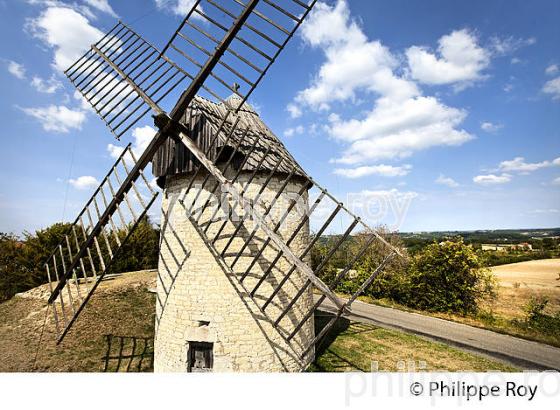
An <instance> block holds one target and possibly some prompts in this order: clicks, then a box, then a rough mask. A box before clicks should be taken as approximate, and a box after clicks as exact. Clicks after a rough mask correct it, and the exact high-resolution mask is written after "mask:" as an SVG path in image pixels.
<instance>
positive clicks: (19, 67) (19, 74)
mask: <svg viewBox="0 0 560 410" xmlns="http://www.w3.org/2000/svg"><path fill="white" fill-rule="evenodd" d="M8 72H9V73H10V74H11V75H13V76H14V77H16V78H19V79H20V80H24V79H25V67H24V66H23V64H19V63H16V62H15V61H8Z"/></svg>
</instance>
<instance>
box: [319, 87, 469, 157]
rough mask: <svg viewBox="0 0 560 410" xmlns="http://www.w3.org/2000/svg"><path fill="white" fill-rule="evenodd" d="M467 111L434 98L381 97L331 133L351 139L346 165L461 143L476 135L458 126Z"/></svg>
mask: <svg viewBox="0 0 560 410" xmlns="http://www.w3.org/2000/svg"><path fill="white" fill-rule="evenodd" d="M465 117H466V112H464V111H463V110H459V109H456V108H452V107H447V106H445V105H443V104H441V103H440V102H439V101H438V100H437V99H436V98H434V97H416V98H411V99H408V100H405V101H402V102H397V101H392V100H390V99H387V98H381V99H379V100H378V101H377V103H376V105H375V107H374V109H373V111H371V112H370V113H369V114H367V116H366V118H365V119H363V120H357V119H352V120H349V121H340V122H334V123H333V124H332V125H331V128H330V133H331V134H332V135H333V136H334V137H335V138H336V139H338V140H341V141H346V142H350V144H351V145H350V147H349V148H348V149H346V150H345V151H344V152H343V154H342V156H341V157H340V158H338V159H336V160H335V162H337V163H342V164H358V163H361V162H364V161H375V160H380V159H391V158H405V157H409V156H411V155H412V154H413V153H414V152H417V151H421V150H425V149H428V148H431V147H435V146H442V145H443V146H458V145H461V144H463V143H465V142H467V141H470V140H471V139H473V138H474V137H473V136H472V135H471V134H469V133H468V132H466V131H464V130H457V129H456V127H457V126H459V125H460V124H461V122H462V121H463V120H464V118H465Z"/></svg>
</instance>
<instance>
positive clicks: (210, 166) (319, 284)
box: [179, 131, 344, 309]
mask: <svg viewBox="0 0 560 410" xmlns="http://www.w3.org/2000/svg"><path fill="white" fill-rule="evenodd" d="M179 138H180V141H181V142H182V143H183V144H184V145H185V147H187V149H188V150H189V151H190V152H191V153H192V154H193V155H194V156H195V157H196V159H198V160H199V161H200V163H201V164H202V165H204V167H205V168H206V169H207V170H208V172H210V173H211V174H212V175H213V176H214V178H216V180H217V181H219V182H220V183H221V184H222V185H223V186H224V187H226V188H227V190H228V192H229V193H230V194H231V195H232V197H233V199H234V200H236V201H238V203H239V204H241V205H242V207H243V208H244V209H247V210H249V211H250V213H251V217H252V218H253V220H254V221H255V222H256V223H258V224H259V226H260V228H261V229H262V230H263V231H264V232H265V233H266V235H267V236H268V237H269V238H270V239H271V240H272V242H274V244H275V245H276V246H277V247H278V248H279V249H281V250H282V252H283V253H284V255H285V256H286V257H287V258H288V259H289V260H290V261H291V262H292V263H293V264H294V265H295V266H296V268H297V269H298V270H299V271H300V272H301V273H303V274H305V275H306V276H307V277H308V279H309V280H310V281H311V282H312V283H313V284H314V285H315V287H316V288H317V289H319V290H320V291H321V292H323V294H325V295H326V296H327V297H328V298H329V299H330V300H331V302H333V303H334V304H335V306H337V307H338V308H339V309H344V305H343V304H342V302H341V301H340V300H339V299H338V298H337V297H336V295H335V294H334V293H333V292H332V291H331V290H330V289H329V287H328V286H327V285H325V283H324V282H323V281H322V280H321V279H319V278H318V277H317V276H315V274H314V273H313V271H312V270H311V268H310V267H309V266H307V264H305V263H304V262H303V261H302V260H301V259H299V258H298V257H297V256H296V255H295V253H294V252H293V251H292V250H291V249H290V247H289V246H287V245H286V244H285V242H284V241H283V240H282V238H281V237H280V236H279V235H278V234H276V232H274V230H273V229H272V228H270V227H269V225H268V221H266V220H265V218H263V217H262V216H261V215H260V214H259V213H258V212H257V211H256V209H255V208H256V205H257V204H256V203H255V204H254V205H255V206H254V205H253V204H252V203H251V202H250V201H248V200H247V199H245V197H244V196H243V195H241V193H240V192H239V191H238V190H237V188H236V187H235V185H234V184H232V183H231V182H230V181H229V180H228V179H227V178H226V177H225V176H224V175H223V174H222V172H221V171H220V170H219V169H218V168H217V167H216V166H215V165H214V163H213V162H212V161H210V160H209V159H208V157H207V156H206V155H204V153H203V152H202V150H201V149H200V148H199V147H198V146H197V145H196V144H195V142H194V141H193V140H191V139H190V138H189V137H188V136H187V135H186V134H185V133H184V132H182V131H180V132H179Z"/></svg>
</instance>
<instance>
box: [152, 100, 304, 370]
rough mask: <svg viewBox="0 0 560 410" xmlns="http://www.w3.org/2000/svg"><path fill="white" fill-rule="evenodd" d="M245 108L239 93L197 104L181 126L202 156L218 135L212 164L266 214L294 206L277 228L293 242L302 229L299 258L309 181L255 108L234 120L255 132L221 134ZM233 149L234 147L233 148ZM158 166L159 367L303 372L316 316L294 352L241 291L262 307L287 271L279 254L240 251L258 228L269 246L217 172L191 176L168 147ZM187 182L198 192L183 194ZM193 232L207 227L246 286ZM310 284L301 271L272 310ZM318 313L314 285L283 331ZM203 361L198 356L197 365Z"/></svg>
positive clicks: (184, 157)
mask: <svg viewBox="0 0 560 410" xmlns="http://www.w3.org/2000/svg"><path fill="white" fill-rule="evenodd" d="M241 103H242V100H241V99H240V98H239V97H237V96H236V95H233V96H231V97H230V98H228V99H227V100H226V101H225V102H223V103H219V104H216V103H214V102H211V101H208V100H206V99H204V98H201V97H196V98H195V99H194V100H193V102H192V104H191V106H190V108H189V109H188V110H187V111H186V113H185V115H184V116H183V118H182V122H183V123H184V124H189V125H190V128H191V129H192V130H193V134H192V136H191V138H192V139H193V140H194V141H200V144H199V146H201V147H203V149H204V148H207V147H206V145H207V144H208V143H209V141H210V139H211V138H212V136H217V139H218V141H217V142H216V144H215V146H214V149H213V151H212V153H211V154H209V158H211V160H213V161H214V162H215V163H216V165H217V166H218V168H220V170H221V171H222V173H223V174H224V175H225V176H226V177H229V178H230V179H234V178H235V181H236V182H235V184H236V186H238V187H239V188H240V189H242V190H243V191H244V192H245V195H246V196H247V197H249V198H252V199H255V198H256V197H257V196H258V198H259V199H260V201H262V203H264V204H266V205H267V206H271V209H270V212H269V214H270V215H272V217H273V219H275V220H278V219H279V218H280V216H281V214H282V212H283V211H284V210H285V209H287V208H288V206H289V203H288V202H289V200H291V199H294V198H295V199H296V200H297V201H298V203H297V206H295V207H293V208H292V210H291V211H290V212H289V213H288V214H287V216H286V217H285V221H284V223H282V224H281V225H280V229H278V234H279V235H280V236H281V237H282V238H283V239H284V240H288V239H289V238H290V236H291V235H292V234H293V233H294V232H295V230H296V228H297V227H298V225H300V224H301V227H300V229H299V230H298V231H297V233H296V235H295V236H294V238H293V239H292V241H291V243H290V248H291V249H292V250H294V252H297V253H301V252H303V251H304V250H305V248H306V247H307V246H308V245H309V242H310V237H309V220H308V219H307V218H306V215H307V210H308V201H307V198H308V195H307V189H308V188H310V187H311V185H310V182H309V180H308V178H307V176H306V174H305V172H303V170H302V169H301V167H300V166H299V165H298V164H297V163H296V162H295V160H293V159H292V158H291V156H290V155H289V153H288V152H287V150H286V149H285V148H284V146H283V145H282V143H281V142H280V140H279V139H278V138H277V137H276V136H275V135H274V134H273V133H272V132H271V131H270V129H269V128H268V127H266V125H265V124H264V123H263V122H262V121H261V119H260V118H259V116H258V114H257V113H256V112H255V111H254V109H253V108H252V107H251V106H250V105H249V104H247V103H244V104H243V106H242V107H241V109H240V110H239V111H238V113H237V115H236V116H235V118H236V120H237V121H238V128H239V129H245V130H249V132H248V133H246V135H242V134H243V133H241V131H240V130H239V131H237V132H235V131H234V129H233V128H234V121H233V120H227V121H226V122H225V124H223V126H222V129H221V130H220V129H219V128H220V122H221V119H222V118H225V117H226V115H227V112H228V111H232V110H235V109H237V108H238V106H239V104H241ZM233 117H234V116H232V118H233ZM228 136H229V139H228ZM242 137H243V139H242ZM234 147H238V148H237V149H236V150H235V151H233V149H234ZM152 164H153V174H154V175H155V176H156V177H158V179H159V180H158V182H159V184H160V186H162V187H163V189H164V191H163V192H164V200H163V207H162V212H163V216H164V218H163V219H164V220H166V221H167V222H166V223H165V224H164V225H163V229H162V235H163V239H162V246H161V255H160V258H161V260H160V266H159V280H158V300H161V301H166V302H165V304H158V305H157V306H156V308H157V313H156V316H157V322H156V326H157V328H156V339H155V358H154V359H155V360H154V366H155V370H156V371H185V370H188V371H190V370H201V369H208V368H212V369H214V370H217V371H218V370H229V371H231V370H235V371H286V370H291V371H297V370H301V369H303V368H304V366H305V364H306V361H302V359H301V357H300V354H301V353H302V348H303V346H305V345H306V344H307V343H309V342H310V341H311V340H312V339H313V337H314V333H313V332H314V328H313V320H312V318H311V320H308V321H307V322H306V324H305V326H304V327H303V328H302V329H301V331H300V332H298V337H297V339H296V340H294V342H296V343H294V344H293V346H290V345H289V344H287V343H285V342H284V340H283V339H282V338H281V337H280V335H278V333H277V332H275V331H274V329H273V327H272V326H271V325H270V323H268V322H267V321H266V320H262V319H260V318H259V316H260V315H259V307H258V305H257V304H256V303H255V302H254V301H253V300H252V298H250V297H248V296H247V295H246V290H244V289H243V287H245V289H251V290H252V289H256V290H255V292H254V296H253V297H254V298H256V299H261V300H262V299H264V300H266V298H268V297H269V296H270V295H271V293H272V292H273V291H274V285H275V284H277V283H279V282H280V281H281V280H282V278H283V276H284V275H285V274H286V273H287V272H288V271H289V269H290V267H291V265H290V264H289V263H287V261H286V260H285V259H284V258H282V259H281V260H280V261H277V262H276V263H275V265H274V266H272V263H273V261H274V258H275V257H276V255H277V249H275V248H273V247H271V248H270V249H267V250H266V251H265V252H263V254H262V255H261V256H260V258H259V260H258V262H257V263H254V262H253V261H254V259H253V258H252V257H251V254H250V251H249V250H246V249H243V248H244V246H243V245H244V243H245V242H246V241H247V239H248V238H249V237H250V236H251V234H252V233H253V231H254V233H253V238H252V239H255V240H263V238H266V235H265V234H264V233H263V231H262V230H260V229H258V225H257V224H255V221H253V220H251V218H250V215H249V214H247V213H246V212H244V210H243V209H241V207H239V206H238V204H235V203H234V201H232V200H231V199H229V198H226V196H227V193H226V192H222V191H221V189H220V188H219V184H218V183H217V181H216V180H215V179H214V178H213V177H212V175H211V174H209V173H208V172H199V173H198V175H196V176H195V177H194V178H193V173H194V172H195V171H194V167H193V165H192V158H191V157H190V155H189V151H188V150H187V149H186V148H185V147H184V146H183V145H181V144H177V143H175V142H174V141H173V140H168V141H167V142H166V143H165V144H164V145H163V146H162V147H161V148H160V150H159V151H158V154H157V155H156V156H155V157H154V161H153V162H152ZM277 164H278V165H277ZM191 181H193V182H192V187H191V189H189V192H188V194H185V191H186V190H187V189H188V187H189V184H190V183H191ZM278 195H280V196H278ZM228 213H231V214H232V215H231V216H228ZM233 215H235V217H232V216H233ZM189 216H191V217H192V218H193V219H195V220H196V221H198V222H197V224H193V223H191V221H190V220H189ZM196 225H199V226H202V227H204V229H205V230H206V233H207V235H208V236H210V237H216V239H217V240H216V242H215V246H216V247H217V248H219V249H220V253H221V254H222V255H223V256H224V257H225V258H226V259H228V260H229V261H230V262H231V261H233V260H234V259H235V258H237V256H238V255H239V258H238V261H237V262H236V264H235V271H236V273H237V276H240V277H242V276H243V275H244V273H245V272H246V271H247V270H249V274H248V275H247V276H246V277H245V278H244V280H243V281H242V285H243V286H239V284H237V281H236V280H235V276H236V275H230V274H229V273H228V272H227V271H226V272H224V269H223V268H222V267H221V266H220V263H219V261H218V260H216V259H215V258H214V257H213V256H212V252H211V250H210V249H209V248H208V246H207V244H206V242H205V240H204V239H203V238H202V237H201V236H200V235H199V234H198V232H197V230H196V228H195V226H196ZM238 227H240V229H238ZM245 254H246V255H247V256H245ZM179 259H181V260H184V263H183V264H182V265H180V266H178V265H177V264H176V261H177V260H179ZM307 259H308V258H307ZM269 268H270V271H269V272H268V274H267V277H266V280H264V281H263V282H262V283H260V284H259V286H258V287H257V283H259V278H261V277H263V275H264V273H265V272H267V271H268V270H269ZM230 276H231V277H230ZM305 280H306V278H305V277H304V276H303V275H302V274H301V273H300V272H295V273H294V274H293V275H292V277H291V279H290V283H288V284H287V285H286V286H285V287H284V288H283V289H282V295H281V296H282V297H281V298H279V299H278V300H277V301H275V303H274V304H273V305H271V308H270V309H269V310H270V312H269V313H272V314H274V313H275V314H276V315H278V314H279V313H280V312H281V311H282V309H283V308H285V307H286V306H287V305H288V303H289V302H290V300H291V298H293V297H294V296H296V294H297V292H298V290H299V289H300V288H301V286H303V285H304V284H305ZM236 285H237V286H236ZM312 306H313V295H312V293H311V288H308V289H307V291H306V292H305V294H304V295H302V296H301V297H300V298H299V299H298V300H297V303H295V304H294V305H293V306H292V307H291V313H290V316H291V318H290V320H291V321H290V320H287V321H286V324H285V325H286V326H287V328H286V329H289V328H291V330H293V327H294V325H293V323H294V320H295V319H297V318H301V317H302V316H303V315H304V314H305V312H306V311H308V310H309V309H310V308H311V307H312ZM275 311H276V312H275ZM298 346H299V348H298ZM197 356H199V357H200V358H201V359H200V360H196V357H197ZM178 358H179V359H178Z"/></svg>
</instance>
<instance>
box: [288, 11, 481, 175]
mask: <svg viewBox="0 0 560 410" xmlns="http://www.w3.org/2000/svg"><path fill="white" fill-rule="evenodd" d="M301 33H302V36H303V39H304V41H305V42H306V43H307V44H309V45H310V46H312V47H316V48H320V49H321V50H322V51H323V52H324V54H325V57H326V60H325V62H324V63H323V65H322V66H321V68H320V69H319V72H318V74H317V75H316V77H315V78H314V79H313V80H312V82H311V84H310V86H309V87H308V88H306V89H304V90H302V91H300V92H299V93H298V94H297V96H296V98H295V100H294V102H293V104H295V105H296V106H297V107H302V106H308V107H310V108H312V109H314V110H327V109H330V107H331V105H332V104H333V103H334V102H345V101H355V100H357V99H358V98H360V99H362V100H365V99H364V98H363V96H362V95H361V94H360V95H359V96H358V93H363V94H365V95H366V96H368V95H369V96H370V97H373V103H372V105H373V107H372V108H371V109H370V110H369V111H367V112H365V113H362V114H360V117H355V118H352V119H348V120H346V119H342V118H341V115H339V114H337V113H334V112H332V113H330V115H329V123H328V124H325V128H326V131H327V133H328V134H330V135H331V136H332V137H333V138H334V139H335V140H337V141H338V142H340V143H342V144H349V146H348V147H347V148H346V149H345V150H344V152H343V153H342V155H341V157H340V158H336V159H334V160H333V162H336V163H340V164H346V165H356V166H358V165H359V166H364V165H367V164H365V162H371V161H378V160H382V159H393V158H404V157H408V156H410V155H412V154H413V153H414V152H416V151H419V150H423V149H427V148H430V147H434V146H440V145H460V144H463V143H465V142H466V141H469V140H471V139H472V138H474V137H473V136H472V135H470V134H469V133H467V132H466V131H464V130H460V129H457V127H458V126H459V125H460V124H461V123H462V121H463V120H464V118H465V117H466V112H465V111H463V110H459V109H456V108H452V107H448V106H446V105H444V104H442V103H441V102H440V101H439V100H438V99H437V98H435V97H427V96H422V95H421V92H420V90H419V89H418V87H417V85H416V84H415V83H414V82H413V81H410V80H408V79H406V78H403V77H401V76H398V75H397V74H395V72H396V71H397V70H398V69H399V68H400V63H399V59H398V58H397V57H395V56H394V55H393V54H392V53H391V52H390V50H389V49H388V48H387V47H385V46H384V45H382V44H381V43H380V42H379V41H370V40H369V39H368V38H367V36H366V35H365V34H364V33H363V31H362V29H361V27H360V26H359V25H358V24H357V23H356V22H355V21H353V20H352V18H351V17H350V11H349V9H348V5H347V2H346V1H344V0H340V1H338V2H337V3H336V5H334V6H329V5H327V4H324V3H318V4H317V6H316V8H315V9H314V11H313V13H312V14H311V16H310V17H309V19H308V20H307V21H306V23H305V24H304V25H303V26H302V30H301Z"/></svg>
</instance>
